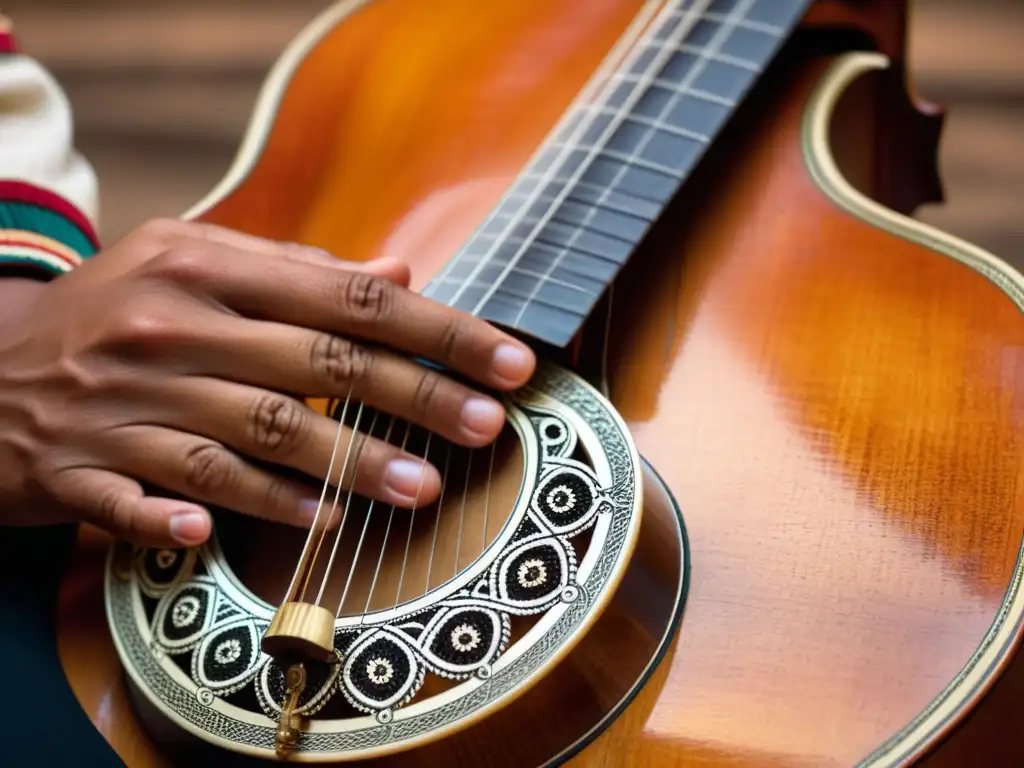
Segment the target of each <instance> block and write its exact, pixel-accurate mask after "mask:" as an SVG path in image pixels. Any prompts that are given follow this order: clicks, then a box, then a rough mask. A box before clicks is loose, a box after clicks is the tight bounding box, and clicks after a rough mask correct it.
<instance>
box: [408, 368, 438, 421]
mask: <svg viewBox="0 0 1024 768" xmlns="http://www.w3.org/2000/svg"><path fill="white" fill-rule="evenodd" d="M442 383H443V379H442V378H441V375H440V374H439V373H436V372H434V371H430V370H426V371H424V372H423V375H422V376H420V380H419V382H418V383H417V384H416V391H415V392H414V393H413V396H412V408H413V412H414V413H416V415H418V416H423V415H424V414H426V413H427V412H428V411H430V409H431V407H432V406H433V404H434V402H435V400H436V398H437V395H438V390H439V388H440V387H441V385H442Z"/></svg>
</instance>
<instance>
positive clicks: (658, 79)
mask: <svg viewBox="0 0 1024 768" xmlns="http://www.w3.org/2000/svg"><path fill="white" fill-rule="evenodd" d="M670 5H672V6H674V7H673V8H672V9H670V10H669V12H666V13H665V14H664V15H662V16H660V17H659V18H658V19H657V20H656V21H655V22H654V24H653V25H652V27H651V29H650V30H649V32H648V33H647V34H645V35H644V36H643V37H642V38H641V39H640V40H639V41H638V43H637V48H636V50H635V52H634V54H633V56H632V57H631V58H628V59H627V60H626V62H625V63H624V64H623V65H622V67H620V68H619V69H617V70H616V71H615V72H614V73H613V74H612V75H611V77H610V81H609V82H608V83H607V85H606V86H605V87H604V88H603V89H602V91H601V95H600V97H599V98H595V99H593V100H592V101H590V102H589V103H584V104H579V105H577V106H576V107H575V108H574V109H573V110H572V111H570V113H569V114H567V115H566V118H565V120H564V121H563V122H562V123H561V124H560V126H559V128H558V130H556V131H555V132H553V134H552V136H551V137H550V138H549V140H548V142H547V143H546V144H545V146H544V147H543V148H542V150H541V151H540V152H539V153H538V154H537V155H536V156H535V157H534V158H533V160H532V161H531V162H530V164H529V165H528V166H527V168H526V169H525V170H524V172H523V173H522V174H520V176H519V178H518V179H517V180H516V182H515V183H514V184H513V185H512V186H511V188H510V189H509V191H508V192H507V193H506V195H505V196H504V197H503V199H502V200H501V202H500V203H499V204H498V206H497V207H496V208H495V209H494V210H493V211H492V212H491V214H490V215H489V217H488V218H487V219H486V220H485V222H484V223H483V224H482V225H481V226H480V227H479V228H478V229H477V231H476V232H475V233H474V234H473V236H472V237H471V238H470V239H469V240H468V241H467V243H466V245H465V246H464V247H463V248H462V249H461V250H460V251H459V252H458V253H457V254H456V255H455V256H454V257H453V258H452V259H451V260H450V261H449V262H448V264H446V266H445V268H444V270H442V272H441V273H440V274H439V275H438V277H437V278H436V279H435V280H434V281H433V282H432V283H431V284H430V285H429V286H427V288H426V289H425V291H424V293H425V294H426V295H428V296H431V297H432V298H434V299H436V300H438V301H441V302H443V303H446V304H449V305H451V306H455V307H457V308H459V309H461V310H464V311H466V312H469V313H471V314H474V315H477V316H478V317H482V318H484V319H485V320H489V321H491V322H494V323H498V324H501V325H504V326H506V327H508V328H512V329H516V330H518V331H521V332H523V333H525V334H527V335H530V336H533V337H534V338H536V339H539V340H541V341H545V342H547V343H550V344H554V345H557V346H564V345H565V344H567V343H568V342H569V341H570V340H571V339H572V338H573V336H574V335H575V334H576V332H577V331H578V330H579V328H580V327H581V325H582V324H583V322H584V321H585V320H586V318H587V317H588V315H589V314H590V312H591V311H592V310H593V308H594V305H595V304H596V303H597V301H598V300H599V299H600V297H601V295H602V294H603V293H604V291H605V290H606V289H607V287H608V286H609V285H610V284H611V283H612V281H614V279H615V277H616V275H617V274H618V272H619V270H620V269H621V268H622V267H623V266H624V265H625V263H626V261H627V259H628V258H629V257H630V255H631V254H632V253H633V251H634V250H635V248H636V247H637V245H639V243H640V242H641V240H642V239H643V238H644V236H645V235H646V234H647V232H648V230H649V229H650V227H651V225H652V224H653V222H654V221H655V220H656V219H657V218H658V217H659V216H660V214H661V212H662V210H663V209H664V208H665V206H667V205H668V203H669V202H670V200H671V199H672V197H673V196H674V195H675V194H676V192H677V191H678V190H679V188H680V187H681V186H682V184H683V183H684V182H685V180H686V178H687V177H688V176H689V175H690V173H691V172H692V171H693V169H694V168H695V166H696V165H697V163H698V161H699V160H700V159H701V157H702V156H703V155H704V154H705V153H706V152H707V150H708V148H709V147H710V146H711V144H712V143H713V142H714V140H715V138H716V136H717V135H718V134H719V133H720V132H721V130H722V129H723V128H724V127H725V125H726V123H727V122H728V120H729V118H730V117H731V116H732V114H733V112H734V111H735V110H736V108H737V107H738V106H739V104H740V103H741V102H742V100H743V99H744V98H745V96H746V95H747V93H748V92H749V90H750V89H751V87H752V86H753V85H754V83H755V82H756V80H757V78H758V77H759V75H760V74H761V72H762V71H763V70H764V69H765V67H766V66H767V65H768V64H769V63H770V61H771V60H772V58H774V56H775V54H776V53H777V52H778V50H779V48H780V47H781V45H782V43H783V42H784V41H785V40H786V38H787V37H788V36H789V34H790V33H791V32H792V30H793V28H794V27H795V25H796V24H797V22H798V21H799V20H800V18H801V17H802V16H803V13H804V11H805V10H806V8H807V6H809V5H810V0H711V1H710V2H708V0H686V2H676V3H670Z"/></svg>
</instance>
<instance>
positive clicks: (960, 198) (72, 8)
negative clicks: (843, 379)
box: [5, 0, 1024, 269]
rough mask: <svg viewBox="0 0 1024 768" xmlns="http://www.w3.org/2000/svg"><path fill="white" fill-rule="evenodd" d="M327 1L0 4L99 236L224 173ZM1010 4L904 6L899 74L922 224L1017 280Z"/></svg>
mask: <svg viewBox="0 0 1024 768" xmlns="http://www.w3.org/2000/svg"><path fill="white" fill-rule="evenodd" d="M328 4H329V2H328V1H327V0H91V2H85V1H84V0H8V2H7V3H5V9H6V11H7V12H8V13H9V14H10V15H11V16H12V17H13V18H14V19H15V22H16V29H17V32H18V36H19V38H20V40H21V42H22V44H23V47H24V48H26V49H27V50H28V51H30V52H31V53H32V54H33V55H36V56H38V57H39V58H40V59H42V60H43V61H44V62H45V63H46V64H47V65H48V66H49V67H50V68H51V69H52V70H53V71H54V72H55V74H56V75H57V77H58V78H59V79H60V81H61V83H62V84H63V85H64V86H65V88H66V89H67V91H68V94H69V96H70V98H71V101H72V104H73V106H74V108H75V113H76V121H77V125H78V130H79V143H80V146H81V147H82V149H83V150H84V151H85V152H86V153H87V154H88V156H89V158H90V159H91V160H92V161H93V163H94V165H95V166H96V168H97V170H98V173H99V175H100V178H101V181H102V185H103V197H104V201H103V222H102V234H103V236H104V238H105V239H107V240H110V239H114V238H116V237H119V236H120V235H122V234H124V233H125V232H127V231H128V230H130V229H131V227H133V226H134V225H135V224H137V223H139V222H141V221H142V220H144V219H145V218H148V217H150V216H153V215H176V214H179V213H181V212H182V211H184V210H185V209H186V208H188V206H189V205H190V204H191V203H192V202H194V201H195V200H197V199H198V198H199V197H201V196H202V195H203V193H205V192H206V190H208V189H209V188H210V187H211V186H212V185H213V184H214V183H215V182H216V180H217V179H218V178H219V177H220V176H221V175H222V174H223V172H224V171H225V170H226V168H227V166H228V164H229V163H230V160H231V158H232V156H233V154H234V151H235V147H236V145H237V142H238V139H239V137H240V136H241V133H242V131H243V129H244V126H245V123H246V121H247V119H248V115H249V112H250V110H251V108H252V105H253V103H254V101H255V98H256V94H257V92H258V89H259V86H260V83H261V81H262V78H263V77H264V75H265V73H266V71H267V70H268V69H269V67H270V66H271V65H272V63H273V61H274V59H275V58H276V57H277V56H278V55H279V54H280V52H281V50H282V49H283V48H284V47H285V45H287V43H288V42H289V41H290V40H291V39H292V38H293V37H294V36H295V35H296V34H297V33H298V32H299V31H300V30H301V29H302V27H303V26H304V25H305V24H306V23H307V21H308V20H310V19H311V18H312V17H313V16H314V15H315V14H316V13H317V12H318V11H319V10H320V9H322V8H323V7H325V6H326V5H328ZM1021 40H1024V3H1022V2H1020V1H1019V0H971V2H964V0H918V2H916V3H915V4H914V17H913V22H912V28H911V42H910V44H911V62H912V69H913V74H914V77H915V79H916V82H917V87H918V90H919V91H920V92H921V94H922V95H923V96H925V97H927V98H929V99H931V100H935V101H939V102H941V103H944V104H946V106H947V107H948V109H949V118H948V123H947V130H946V134H945V139H944V142H943V145H942V153H941V164H942V171H943V176H944V178H945V180H946V189H947V195H948V203H947V205H945V206H941V207H933V208H929V209H927V210H924V211H922V212H921V214H920V216H921V218H923V219H925V220H927V221H929V222H931V223H934V224H936V225H938V226H940V227H942V228H945V229H948V230H949V231H951V232H954V233H956V234H958V235H960V236H962V237H965V238H967V239H968V240H971V241H974V242H977V243H978V244H979V245H981V246H982V247H985V248H987V249H989V250H992V251H993V252H995V253H997V254H998V255H1000V256H1001V257H1003V258H1005V259H1007V260H1008V261H1010V262H1012V263H1014V264H1016V265H1017V266H1018V267H1019V268H1021V269H1024V223H1022V222H1024V194H1022V191H1024V130H1022V129H1024V54H1022V53H1021V47H1020V46H1021V42H1020V41H1021Z"/></svg>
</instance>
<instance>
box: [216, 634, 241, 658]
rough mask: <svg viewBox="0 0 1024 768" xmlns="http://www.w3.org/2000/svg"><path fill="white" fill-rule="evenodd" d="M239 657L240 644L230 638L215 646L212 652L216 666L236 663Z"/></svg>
mask: <svg viewBox="0 0 1024 768" xmlns="http://www.w3.org/2000/svg"><path fill="white" fill-rule="evenodd" d="M241 655H242V644H241V643H240V642H238V641H237V640H236V639H235V638H233V637H231V638H228V639H227V640H225V641H224V642H223V643H221V644H220V645H218V646H217V649H216V650H215V651H214V652H213V660H214V661H216V662H217V663H218V664H230V663H231V662H233V661H238V658H239V657H240V656H241Z"/></svg>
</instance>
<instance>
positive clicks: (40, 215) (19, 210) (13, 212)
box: [0, 201, 96, 258]
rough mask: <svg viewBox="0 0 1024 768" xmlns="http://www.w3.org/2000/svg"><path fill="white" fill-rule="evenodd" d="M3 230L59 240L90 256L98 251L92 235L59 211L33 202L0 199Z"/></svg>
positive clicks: (0, 227)
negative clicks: (33, 233) (24, 232)
mask: <svg viewBox="0 0 1024 768" xmlns="http://www.w3.org/2000/svg"><path fill="white" fill-rule="evenodd" d="M0 229H22V230H27V231H29V232H37V233H38V234H40V235H43V236H45V237H49V238H52V239H54V240H57V241H58V242H60V243H63V244H64V245H66V246H67V247H68V248H70V249H71V250H73V251H74V252H75V253H77V254H79V255H80V256H81V257H82V258H88V257H89V256H92V255H93V254H95V253H96V248H95V247H94V246H93V244H92V242H91V241H90V239H89V237H88V236H87V235H86V234H85V233H84V232H82V230H81V229H79V228H78V226H77V225H76V224H75V223H74V222H72V221H70V220H68V219H66V218H65V217H64V216H62V215H61V214H59V213H57V212H56V211H53V210H50V209H49V208H44V207H42V206H39V205H33V204H32V203H21V202H14V201H0Z"/></svg>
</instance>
